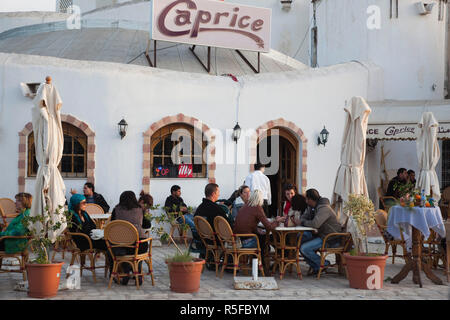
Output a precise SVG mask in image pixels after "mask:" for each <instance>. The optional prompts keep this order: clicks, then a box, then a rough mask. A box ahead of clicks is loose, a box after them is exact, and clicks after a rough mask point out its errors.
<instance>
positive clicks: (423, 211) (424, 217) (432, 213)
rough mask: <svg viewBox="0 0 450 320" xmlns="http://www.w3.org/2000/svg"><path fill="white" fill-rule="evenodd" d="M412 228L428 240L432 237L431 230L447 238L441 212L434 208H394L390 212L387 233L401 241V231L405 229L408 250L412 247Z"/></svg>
mask: <svg viewBox="0 0 450 320" xmlns="http://www.w3.org/2000/svg"><path fill="white" fill-rule="evenodd" d="M411 226H414V227H415V228H416V229H417V230H419V231H420V232H421V233H422V234H423V235H424V237H425V239H426V238H428V237H429V236H430V229H433V230H434V231H436V232H437V233H438V234H439V235H440V236H441V237H445V226H444V222H443V221H442V215H441V210H440V209H439V207H438V206H436V207H434V208H431V207H430V208H427V207H423V208H421V207H414V208H406V207H402V206H393V207H391V209H390V210H389V220H388V226H387V231H388V232H389V233H390V234H391V235H392V236H393V237H394V238H396V239H400V238H401V237H400V229H399V228H402V229H403V237H404V239H405V241H406V243H407V248H408V249H409V248H410V246H411V233H412V230H411Z"/></svg>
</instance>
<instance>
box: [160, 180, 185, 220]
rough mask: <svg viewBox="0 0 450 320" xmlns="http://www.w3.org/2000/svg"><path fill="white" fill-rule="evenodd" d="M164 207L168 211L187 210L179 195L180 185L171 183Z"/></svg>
mask: <svg viewBox="0 0 450 320" xmlns="http://www.w3.org/2000/svg"><path fill="white" fill-rule="evenodd" d="M164 207H165V208H166V210H167V211H168V212H180V211H181V212H183V213H185V212H187V206H186V204H185V203H184V200H183V198H182V197H181V187H180V186H178V185H173V186H172V187H171V188H170V196H168V197H167V198H166V202H165V203H164Z"/></svg>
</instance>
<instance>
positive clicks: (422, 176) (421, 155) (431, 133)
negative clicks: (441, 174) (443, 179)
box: [416, 112, 441, 202]
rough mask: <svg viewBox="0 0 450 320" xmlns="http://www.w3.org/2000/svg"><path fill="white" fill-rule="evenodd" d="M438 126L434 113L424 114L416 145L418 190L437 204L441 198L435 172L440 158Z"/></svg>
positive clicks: (419, 124)
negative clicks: (429, 196) (423, 191)
mask: <svg viewBox="0 0 450 320" xmlns="http://www.w3.org/2000/svg"><path fill="white" fill-rule="evenodd" d="M438 125H439V124H438V122H437V120H436V118H435V117H434V115H433V113H432V112H424V113H423V114H422V119H421V120H420V122H419V123H418V126H419V135H418V137H417V143H416V147H417V157H418V159H419V170H420V171H419V175H418V177H417V181H416V188H417V189H419V190H420V191H422V190H425V195H431V196H432V197H433V198H434V200H435V201H436V202H438V201H439V199H440V198H441V192H440V189H439V180H438V177H437V174H436V170H435V169H436V165H437V163H438V161H439V157H440V151H439V144H438V141H437V131H438Z"/></svg>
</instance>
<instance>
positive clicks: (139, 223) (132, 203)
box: [111, 191, 151, 285]
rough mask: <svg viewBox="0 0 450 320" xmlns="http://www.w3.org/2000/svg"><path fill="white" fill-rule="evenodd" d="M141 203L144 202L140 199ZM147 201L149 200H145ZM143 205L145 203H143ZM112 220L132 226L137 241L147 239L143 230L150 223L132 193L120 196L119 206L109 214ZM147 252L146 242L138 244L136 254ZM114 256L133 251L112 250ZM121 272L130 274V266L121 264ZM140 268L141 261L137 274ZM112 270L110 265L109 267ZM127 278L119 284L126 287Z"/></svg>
mask: <svg viewBox="0 0 450 320" xmlns="http://www.w3.org/2000/svg"><path fill="white" fill-rule="evenodd" d="M141 200H142V201H145V200H143V199H141ZM147 201H149V199H147ZM144 203H145V202H144ZM113 220H125V221H128V222H130V223H131V224H132V225H134V226H135V227H136V229H137V231H138V233H139V239H146V238H148V237H147V236H146V235H145V230H144V229H148V228H150V227H151V222H150V221H149V220H148V219H145V217H144V209H143V208H142V207H141V205H140V204H139V202H138V201H137V199H136V195H135V193H134V192H133V191H124V192H122V194H121V195H120V200H119V204H118V205H117V206H116V207H115V208H114V209H113V211H112V214H111V221H113ZM147 251H148V242H143V243H140V244H139V249H138V253H145V252H147ZM114 254H116V255H126V254H134V249H132V248H114ZM121 267H122V272H124V273H130V272H131V266H130V265H129V264H126V263H124V264H122V265H121ZM141 268H142V261H141V263H139V272H140V270H141ZM111 270H112V265H111ZM129 279H130V278H129V277H124V278H122V281H121V284H123V285H127V284H128V281H129ZM139 284H142V277H141V276H140V277H139Z"/></svg>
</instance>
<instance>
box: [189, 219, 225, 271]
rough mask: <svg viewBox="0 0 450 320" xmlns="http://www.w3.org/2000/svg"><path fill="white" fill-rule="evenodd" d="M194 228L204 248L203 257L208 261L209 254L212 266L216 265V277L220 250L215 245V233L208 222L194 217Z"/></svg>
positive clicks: (216, 244)
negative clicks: (211, 257) (212, 258)
mask: <svg viewBox="0 0 450 320" xmlns="http://www.w3.org/2000/svg"><path fill="white" fill-rule="evenodd" d="M194 223H195V228H196V229H197V233H198V235H199V236H200V239H201V240H202V242H203V245H204V246H205V248H206V253H205V257H206V259H208V257H209V254H210V253H211V254H212V256H213V257H214V264H215V265H216V277H217V275H218V272H219V262H220V256H221V253H222V250H221V249H220V246H219V245H218V243H217V239H216V233H215V232H214V230H213V229H212V227H211V225H210V224H209V222H208V220H206V219H205V218H203V217H200V216H195V217H194Z"/></svg>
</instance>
